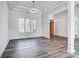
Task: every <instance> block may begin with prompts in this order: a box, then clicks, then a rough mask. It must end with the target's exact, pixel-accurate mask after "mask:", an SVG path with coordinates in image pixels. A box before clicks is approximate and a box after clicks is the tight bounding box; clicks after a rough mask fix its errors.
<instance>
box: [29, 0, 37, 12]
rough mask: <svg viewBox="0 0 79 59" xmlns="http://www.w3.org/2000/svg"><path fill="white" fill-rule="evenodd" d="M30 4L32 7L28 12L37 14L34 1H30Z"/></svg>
mask: <svg viewBox="0 0 79 59" xmlns="http://www.w3.org/2000/svg"><path fill="white" fill-rule="evenodd" d="M32 3H33V7H32V8H31V9H30V12H31V13H37V12H38V9H36V8H35V1H32Z"/></svg>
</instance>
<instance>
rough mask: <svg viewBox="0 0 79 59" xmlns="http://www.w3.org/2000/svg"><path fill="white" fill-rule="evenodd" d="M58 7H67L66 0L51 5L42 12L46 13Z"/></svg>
mask: <svg viewBox="0 0 79 59" xmlns="http://www.w3.org/2000/svg"><path fill="white" fill-rule="evenodd" d="M58 8H63V9H65V8H66V9H67V2H63V3H59V4H56V5H55V6H54V7H53V6H51V7H50V8H49V9H47V10H46V11H45V12H43V14H46V13H48V12H50V11H52V12H53V10H55V9H58ZM56 12H57V11H56Z"/></svg>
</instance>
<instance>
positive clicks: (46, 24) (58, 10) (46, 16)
mask: <svg viewBox="0 0 79 59" xmlns="http://www.w3.org/2000/svg"><path fill="white" fill-rule="evenodd" d="M65 10H67V3H66V4H64V5H61V6H59V7H57V8H55V9H52V10H51V11H49V12H48V13H45V14H43V15H42V19H43V20H42V21H43V26H42V33H43V36H44V37H47V38H49V35H50V34H49V16H50V15H52V16H54V15H57V14H58V15H57V16H58V18H59V20H60V19H61V20H62V22H61V23H60V25H57V24H55V26H54V27H55V28H54V31H55V32H56V31H57V32H58V33H57V34H56V33H54V35H55V34H56V35H59V36H64V37H67V33H68V32H67V30H66V29H67V25H66V24H67V23H65V22H66V21H67V16H68V15H67V12H64V11H65ZM61 12H63V13H62V14H60V13H61ZM64 13H65V14H64ZM60 16H61V17H63V18H60ZM65 19H66V20H65ZM64 20H65V21H64ZM59 22H60V21H59ZM63 23H65V25H63ZM56 25H57V27H56ZM61 25H62V26H61ZM59 27H60V29H59ZM65 27H66V29H64V28H65ZM58 30H59V31H58ZM64 31H65V32H64ZM59 32H62V33H59Z"/></svg>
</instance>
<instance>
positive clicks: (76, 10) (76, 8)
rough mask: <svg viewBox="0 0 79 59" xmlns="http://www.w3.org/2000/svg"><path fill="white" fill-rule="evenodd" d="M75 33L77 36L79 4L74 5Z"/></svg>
mask: <svg viewBox="0 0 79 59" xmlns="http://www.w3.org/2000/svg"><path fill="white" fill-rule="evenodd" d="M75 34H77V37H79V5H77V6H75Z"/></svg>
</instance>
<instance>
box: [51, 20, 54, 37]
mask: <svg viewBox="0 0 79 59" xmlns="http://www.w3.org/2000/svg"><path fill="white" fill-rule="evenodd" d="M53 36H54V21H53V20H50V38H51V37H53Z"/></svg>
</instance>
